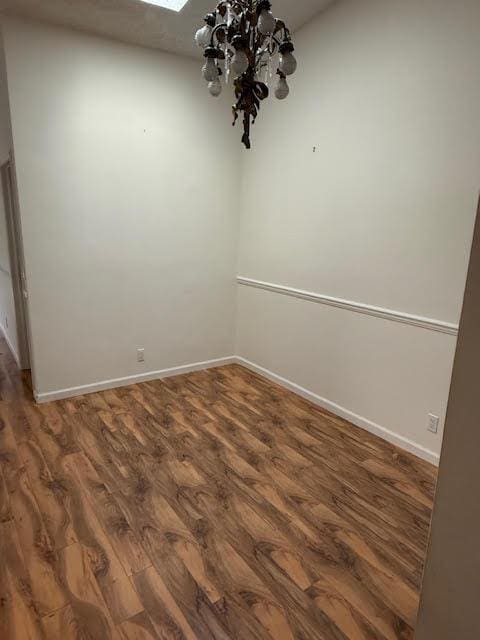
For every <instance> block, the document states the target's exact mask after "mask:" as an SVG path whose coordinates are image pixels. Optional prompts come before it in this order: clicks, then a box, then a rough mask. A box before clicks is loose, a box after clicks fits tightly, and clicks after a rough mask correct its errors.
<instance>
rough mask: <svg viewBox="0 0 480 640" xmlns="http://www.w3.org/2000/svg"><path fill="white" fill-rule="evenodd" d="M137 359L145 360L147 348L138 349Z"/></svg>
mask: <svg viewBox="0 0 480 640" xmlns="http://www.w3.org/2000/svg"><path fill="white" fill-rule="evenodd" d="M137 361H138V362H145V349H137Z"/></svg>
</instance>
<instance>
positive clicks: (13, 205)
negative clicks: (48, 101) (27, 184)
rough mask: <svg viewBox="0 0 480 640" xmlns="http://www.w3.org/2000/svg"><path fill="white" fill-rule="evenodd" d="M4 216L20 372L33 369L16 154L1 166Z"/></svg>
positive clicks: (10, 156)
mask: <svg viewBox="0 0 480 640" xmlns="http://www.w3.org/2000/svg"><path fill="white" fill-rule="evenodd" d="M0 179H1V182H2V189H3V197H4V201H5V215H6V222H7V234H8V249H9V255H10V273H11V277H12V289H13V299H14V302H15V314H16V320H17V322H16V325H17V326H16V329H17V340H18V358H19V361H20V362H19V365H20V369H30V367H31V349H30V344H31V343H30V331H29V315H28V288H27V278H26V274H25V258H24V251H23V236H22V225H21V220H20V213H19V202H18V191H17V182H16V173H15V162H14V158H13V152H10V154H9V159H8V160H7V161H6V162H5V163H4V164H2V165H1V166H0Z"/></svg>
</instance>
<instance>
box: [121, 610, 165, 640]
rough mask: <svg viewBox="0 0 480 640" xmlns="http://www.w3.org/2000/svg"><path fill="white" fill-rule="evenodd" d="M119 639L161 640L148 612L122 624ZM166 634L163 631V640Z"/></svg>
mask: <svg viewBox="0 0 480 640" xmlns="http://www.w3.org/2000/svg"><path fill="white" fill-rule="evenodd" d="M117 630H118V632H119V638H121V639H122V640H160V636H159V635H158V634H157V632H156V631H155V627H154V626H153V623H152V621H151V619H150V617H149V615H148V613H147V612H146V611H143V612H142V613H139V614H138V615H136V616H135V617H134V618H130V620H126V621H125V622H122V624H121V625H119V626H118V627H117ZM164 637H165V634H164V633H163V631H162V638H164Z"/></svg>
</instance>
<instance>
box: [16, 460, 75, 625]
mask: <svg viewBox="0 0 480 640" xmlns="http://www.w3.org/2000/svg"><path fill="white" fill-rule="evenodd" d="M10 503H11V508H12V514H13V519H14V522H15V527H16V529H17V532H18V538H19V541H20V546H21V548H22V550H23V555H24V558H25V565H26V567H27V569H28V572H29V575H30V580H31V588H32V595H33V599H34V601H35V606H36V608H37V610H38V611H39V612H40V614H41V615H45V614H47V613H50V612H52V611H55V610H56V609H60V608H61V607H63V606H65V605H66V604H67V598H66V595H65V593H64V590H63V587H62V585H61V584H60V582H59V579H58V555H57V552H56V551H55V549H54V546H53V544H52V541H51V539H50V537H49V535H48V532H47V530H46V527H45V524H44V522H43V518H42V514H41V512H40V509H39V508H38V505H37V502H36V500H35V496H34V494H33V492H32V489H31V486H30V481H29V479H28V477H27V474H26V471H25V468H24V467H21V468H20V469H19V471H18V475H17V477H16V479H15V485H14V487H13V489H12V491H11V493H10Z"/></svg>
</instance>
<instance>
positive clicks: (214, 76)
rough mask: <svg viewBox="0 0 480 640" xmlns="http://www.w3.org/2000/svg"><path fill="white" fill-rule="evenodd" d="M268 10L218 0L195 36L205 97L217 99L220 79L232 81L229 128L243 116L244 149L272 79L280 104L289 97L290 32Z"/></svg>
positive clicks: (260, 4) (259, 2)
mask: <svg viewBox="0 0 480 640" xmlns="http://www.w3.org/2000/svg"><path fill="white" fill-rule="evenodd" d="M271 8H272V4H271V2H270V1H269V0H223V1H221V2H219V3H218V5H217V8H216V9H215V10H214V11H213V12H212V13H209V14H208V15H206V16H205V26H204V27H202V28H201V29H199V30H198V31H197V33H196V35H195V42H196V43H197V44H198V45H199V46H200V47H202V48H203V49H204V56H205V58H206V62H205V65H204V67H203V70H202V73H203V77H204V79H205V80H206V82H207V83H208V90H209V91H210V94H211V95H212V96H214V97H218V96H219V95H220V94H221V92H222V84H221V78H222V76H225V82H226V84H228V82H229V78H230V76H233V87H234V90H235V97H236V99H237V102H236V104H235V105H234V106H233V115H234V120H233V124H235V123H236V121H237V119H238V115H239V112H243V129H244V133H243V137H242V142H243V144H244V145H245V146H246V148H247V149H250V147H251V143H250V127H251V125H252V124H254V122H255V120H256V118H257V115H258V112H259V110H260V102H261V101H262V100H265V98H268V95H269V93H270V90H269V87H270V86H271V84H272V81H273V76H274V75H277V76H278V81H277V83H276V86H275V89H274V93H275V96H276V98H278V100H283V99H284V98H286V97H287V96H288V94H289V93H290V89H289V86H288V83H287V76H290V75H292V74H293V73H295V71H296V69H297V61H296V60H295V57H294V55H293V51H294V46H293V44H292V40H291V37H290V31H289V30H288V29H287V27H286V26H285V23H284V22H282V20H277V19H275V18H274V16H273V14H272V12H271ZM222 67H223V68H222ZM274 69H275V73H274Z"/></svg>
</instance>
